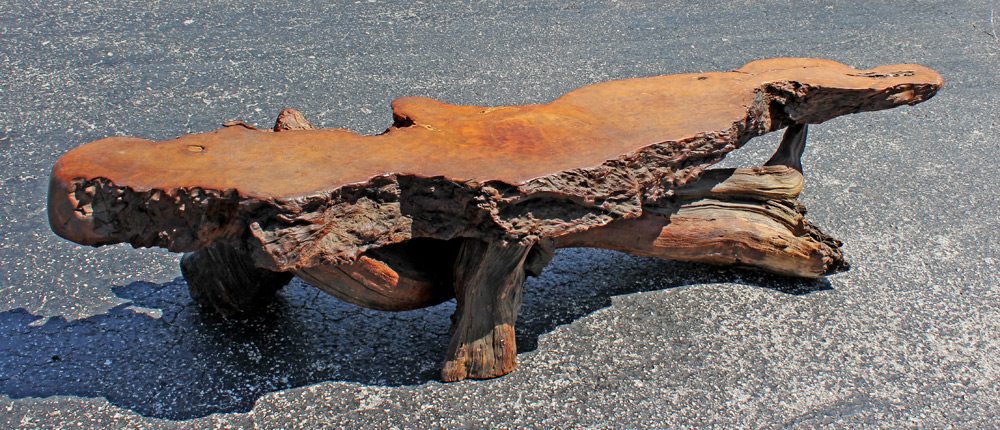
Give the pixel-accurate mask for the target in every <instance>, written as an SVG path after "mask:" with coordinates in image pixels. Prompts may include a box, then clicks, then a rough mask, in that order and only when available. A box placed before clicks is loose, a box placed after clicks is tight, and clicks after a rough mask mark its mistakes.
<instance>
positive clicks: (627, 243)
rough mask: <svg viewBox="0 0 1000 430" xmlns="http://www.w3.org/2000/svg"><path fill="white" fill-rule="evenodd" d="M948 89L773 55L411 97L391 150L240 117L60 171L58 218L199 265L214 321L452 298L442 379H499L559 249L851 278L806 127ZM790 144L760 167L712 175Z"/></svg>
mask: <svg viewBox="0 0 1000 430" xmlns="http://www.w3.org/2000/svg"><path fill="white" fill-rule="evenodd" d="M941 83H942V82H941V76H940V75H938V74H937V73H935V72H934V71H932V70H930V69H927V68H925V67H922V66H918V65H913V64H900V65H895V66H884V67H878V68H875V69H871V70H856V69H853V68H850V67H847V66H844V65H842V64H839V63H835V62H831V61H826V60H815V59H801V58H798V59H796V58H779V59H771V60H762V61H756V62H753V63H750V64H747V65H746V66H744V67H742V68H740V69H738V70H735V71H732V72H724V73H696V74H686V75H672V76H658V77H651V78H638V79H627V80H621V81H612V82H605V83H600V84H594V85H591V86H587V87H584V88H581V89H578V90H575V91H573V92H570V93H568V94H566V95H564V96H562V97H560V98H559V99H557V100H554V101H552V102H550V103H546V104H540V105H525V106H503V107H478V106H455V105H450V104H446V103H442V102H439V101H435V100H432V99H427V98H414V97H410V98H402V99H397V100H396V101H394V102H393V104H392V107H393V114H394V119H395V124H394V126H393V127H390V128H389V130H387V132H386V133H384V134H381V135H377V136H360V135H357V134H354V133H351V132H349V131H346V130H340V129H323V130H316V129H313V127H312V125H311V124H309V122H308V121H306V120H305V118H304V117H303V116H302V115H301V114H299V113H298V112H295V111H292V110H286V111H283V112H282V113H281V115H279V118H278V120H277V121H276V124H275V125H274V127H273V128H272V129H270V130H257V129H255V128H254V127H252V126H249V125H247V124H245V123H242V122H239V121H233V122H230V123H227V124H226V125H227V127H225V128H223V129H220V130H216V131H214V132H211V133H204V134H197V135H188V136H182V137H179V138H176V139H172V140H167V141H162V142H152V141H148V140H144V139H138V138H133V137H114V138H108V139H104V140H100V141H97V142H93V143H90V144H87V145H84V146H81V147H79V148H76V149H74V150H72V151H70V152H69V153H67V154H65V155H63V156H62V157H61V158H60V159H59V161H58V162H57V163H56V165H55V167H54V168H53V172H52V178H51V183H50V191H49V219H50V222H51V225H52V228H53V230H54V231H55V232H56V233H57V234H59V235H60V236H63V237H65V238H67V239H70V240H73V241H75V242H78V243H82V244H88V245H94V246H100V245H104V244H110V243H118V242H127V243H130V244H132V245H133V246H137V247H143V246H160V247H165V248H167V249H170V250H173V251H183V252H193V254H191V255H189V256H188V257H186V258H185V261H187V262H188V263H186V264H187V266H189V267H187V268H186V269H185V273H186V274H188V273H190V274H191V275H190V276H189V277H188V278H189V285H190V286H191V288H192V295H193V296H195V297H200V299H199V301H200V302H202V303H205V304H208V305H209V306H211V307H215V308H217V309H218V310H220V311H222V312H228V309H243V308H247V306H245V303H243V302H231V301H232V298H233V297H237V296H239V295H240V294H244V295H246V294H249V295H250V296H254V295H259V296H261V297H263V298H266V297H265V296H266V295H267V294H272V293H273V290H275V289H276V288H272V287H267V288H264V287H260V288H256V289H253V291H259V293H246V291H249V290H245V289H244V287H243V284H244V283H246V282H247V281H246V279H247V278H248V277H249V278H254V277H263V278H266V279H272V278H273V279H277V280H280V279H284V278H282V277H283V276H287V274H288V273H292V274H295V275H298V276H300V277H301V278H303V279H304V280H306V281H307V282H309V283H311V284H313V285H315V286H317V287H319V288H321V289H323V290H324V291H327V292H329V293H331V294H333V295H335V296H337V297H340V298H342V299H344V300H347V301H349V302H352V303H355V304H358V305H361V306H367V307H371V308H375V309H383V310H405V309H414V308H418V307H423V306H429V305H432V304H435V303H439V302H441V301H443V300H447V299H448V298H450V297H452V296H457V299H458V303H459V305H458V310H457V311H456V312H457V313H456V320H455V326H454V330H455V335H454V337H453V339H452V342H451V345H450V347H449V352H448V356H447V359H446V362H445V370H444V372H443V379H445V380H458V379H462V378H466V377H471V378H482V377H494V376H499V375H502V374H504V373H506V372H509V371H510V370H511V369H513V366H514V356H515V354H516V349H515V348H514V340H513V324H514V320H515V319H516V315H517V307H518V306H519V303H520V301H519V300H520V299H519V297H520V288H521V284H522V283H523V278H524V276H526V275H536V274H538V273H540V271H541V269H542V268H543V267H544V266H545V264H547V263H548V261H549V260H550V259H551V257H552V252H553V249H554V248H555V247H568V246H588V247H602V248H609V249H616V250H621V251H625V252H630V253H633V254H638V255H647V256H655V257H660V258H669V259H679V260H689V261H701V262H708V263H713V264H723V265H740V266H749V267H754V268H759V269H763V270H768V271H772V272H776V273H781V274H786V275H791V276H804V277H817V276H822V275H824V274H829V273H833V272H836V271H839V270H843V269H845V268H846V263H845V262H844V261H843V258H842V255H841V253H840V251H839V246H840V244H839V242H837V241H836V240H834V239H832V238H830V237H828V236H826V235H825V234H823V233H821V232H819V230H817V229H816V228H815V227H813V226H811V225H810V224H809V223H808V222H806V221H805V220H804V218H803V216H802V215H803V213H804V209H803V208H802V207H801V205H800V204H799V203H798V201H797V200H796V196H797V195H798V193H799V191H800V190H801V184H802V175H801V171H802V166H801V161H800V159H799V158H800V156H801V153H802V148H803V147H804V145H805V137H806V124H817V123H821V122H823V121H826V120H827V119H830V118H833V117H836V116H839V115H844V114H848V113H855V112H862V111H872V110H879V109H886V108H892V107H896V106H900V105H912V104H916V103H919V102H921V101H924V100H926V99H928V98H930V97H932V96H933V95H934V94H935V93H936V92H937V90H938V89H939V88H940V87H941ZM785 127H787V132H786V136H785V139H783V141H782V143H781V145H780V147H779V149H778V151H777V152H776V153H775V155H774V157H772V158H771V159H770V160H768V161H767V162H766V163H765V166H764V167H761V168H755V169H740V170H735V171H734V170H710V171H707V172H706V173H705V174H704V175H703V174H702V173H703V172H705V169H706V168H707V167H708V166H709V165H711V164H712V163H715V162H717V161H719V160H720V159H722V157H724V156H725V154H727V153H728V152H730V151H732V150H734V149H736V148H739V147H740V146H742V145H743V144H744V143H745V142H746V141H748V140H749V139H751V138H753V137H755V136H759V135H761V134H764V133H768V132H771V131H775V130H779V129H782V128H785ZM699 178H700V180H699ZM459 247H461V249H460V248H459ZM220 250H228V251H226V252H222V251H220ZM229 251H232V252H229ZM220 252H221V254H220ZM223 254H224V256H228V257H225V258H221V257H219V256H220V255H223ZM199 262H203V263H199ZM219 266H226V268H225V269H224V270H219V269H217V267H219ZM263 278H262V279H263ZM265 284H267V285H271V286H273V285H276V284H275V283H274V282H268V283H265ZM249 303H254V304H256V303H258V302H257V301H255V300H251V301H250V302H249ZM251 307H252V306H251Z"/></svg>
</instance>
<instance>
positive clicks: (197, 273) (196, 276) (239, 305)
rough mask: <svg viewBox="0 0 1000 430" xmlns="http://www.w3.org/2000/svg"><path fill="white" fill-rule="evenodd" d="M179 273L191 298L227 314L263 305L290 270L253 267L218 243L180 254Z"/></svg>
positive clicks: (285, 280)
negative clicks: (275, 270)
mask: <svg viewBox="0 0 1000 430" xmlns="http://www.w3.org/2000/svg"><path fill="white" fill-rule="evenodd" d="M181 273H182V274H183V275H184V280H186V281H187V284H188V290H189V291H190V293H191V298H193V299H194V300H195V301H196V302H198V304H200V305H202V306H205V307H207V308H211V309H214V310H216V311H217V312H219V313H221V314H222V315H225V316H227V317H230V316H237V315H240V314H245V313H248V312H253V311H256V310H259V309H260V308H262V307H264V306H267V305H268V304H269V303H271V301H273V300H274V296H275V294H277V292H278V290H280V289H281V288H282V287H284V286H285V285H286V284H288V282H289V281H291V280H292V274H291V273H286V272H272V271H270V270H267V269H261V268H259V267H255V266H254V264H253V261H252V260H251V259H250V256H249V255H247V254H245V253H243V252H240V251H239V250H237V249H235V248H233V247H232V246H229V245H227V244H224V243H221V242H215V243H212V244H211V245H209V246H206V247H204V248H202V249H199V250H197V251H195V252H189V253H187V254H184V257H183V258H181Z"/></svg>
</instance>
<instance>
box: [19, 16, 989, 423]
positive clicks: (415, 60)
mask: <svg viewBox="0 0 1000 430" xmlns="http://www.w3.org/2000/svg"><path fill="white" fill-rule="evenodd" d="M243 3H244V2H227V1H208V2H193V1H180V0H178V1H164V2H149V3H146V2H129V1H118V2H116V1H106V0H98V1H90V2H79V1H59V2H48V3H39V2H29V1H21V0H12V1H5V2H3V4H2V5H0V107H2V113H3V115H2V116H0V162H2V165H3V170H2V171H3V174H2V175H0V179H2V180H3V186H2V187H0V214H2V217H0V261H2V262H3V264H2V267H0V297H2V301H0V336H2V337H0V366H2V367H0V428H34V427H42V428H102V427H105V426H111V425H112V424H114V425H115V426H121V427H123V428H124V427H129V428H147V427H148V428H203V427H227V428H246V427H251V426H256V427H257V428H317V427H321V426H323V425H327V426H329V427H334V428H336V427H344V428H394V427H395V428H676V427H694V426H710V427H753V428H758V427H765V428H769V427H796V428H799V427H803V428H810V427H821V426H829V427H846V428H852V427H859V426H865V427H872V428H900V427H918V428H921V427H922V428H941V427H948V426H954V427H959V428H990V427H997V426H1000V418H997V415H1000V273H998V270H997V269H998V267H1000V240H998V239H997V235H998V233H1000V209H998V205H997V202H998V201H1000V187H998V183H1000V173H998V169H997V167H998V166H1000V159H998V158H1000V155H998V151H997V147H998V144H1000V108H998V107H997V106H1000V86H998V84H997V82H998V79H1000V73H998V70H1000V39H998V28H1000V5H997V4H995V3H993V2H990V1H974V2H962V1H948V2H945V1H886V2H839V1H821V2H808V3H807V2H777V1H768V2H759V1H745V2H678V1H667V2H655V1H649V2H638V1H627V0H621V1H607V2H600V3H594V2H582V1H572V2H571V1H565V2H554V1H530V2H516V3H515V2H510V4H506V3H498V2H493V1H477V2H471V1H470V2H461V3H449V4H445V5H439V4H436V3H437V2H430V1H426V2H420V1H399V2H388V1H382V0H362V1H347V2H322V1H317V2H276V1H271V0H262V1H257V2H253V4H252V5H244V4H243ZM778 56H805V57H818V58H826V59H831V60H836V61H840V62H842V63H845V64H848V65H852V66H855V67H859V68H868V67H874V66H877V65H882V64H894V63H902V62H914V63H919V64H922V65H925V66H928V67H931V68H933V69H935V70H937V71H939V72H940V73H941V74H942V75H943V76H944V79H945V87H944V89H942V90H941V92H940V93H939V94H938V95H937V96H936V97H935V98H934V99H932V100H930V101H928V102H926V103H923V104H921V105H917V106H914V107H909V108H901V109H897V110H893V111H884V112H876V113H866V114H859V115H852V116H849V117H843V118H839V119H836V120H833V121H830V122H828V123H825V124H821V125H818V126H814V127H811V128H810V146H809V147H808V148H807V150H806V154H805V157H804V162H805V169H806V170H805V173H806V189H805V191H804V193H803V196H802V200H803V201H804V202H805V203H806V205H807V206H808V207H809V209H810V215H809V217H810V219H811V220H812V221H813V222H814V223H815V224H817V225H819V226H820V227H822V228H823V229H824V230H825V231H826V232H828V233H830V234H832V235H833V236H835V237H837V238H839V239H841V240H843V241H844V242H845V245H844V249H845V250H846V253H847V255H848V258H849V259H850V261H851V262H852V263H853V268H852V269H851V270H850V271H849V272H847V273H843V274H838V275H835V276H831V277H829V278H828V279H826V280H822V281H818V282H808V281H796V280H790V279H785V278H780V277H774V276H769V275H761V274H757V273H753V272H746V271H736V270H728V269H727V270H719V269H716V268H713V267H708V266H701V265H694V264H681V263H671V262H663V261H659V260H652V259H645V258H638V257H631V256H627V255H623V254H618V253H614V252H608V251H600V250H563V251H560V252H559V253H558V254H557V256H556V259H555V261H554V262H553V264H552V266H550V268H549V269H548V271H547V272H546V273H545V274H544V275H543V276H541V277H540V278H535V279H531V280H529V281H528V284H527V287H526V299H525V305H524V311H523V312H522V316H521V319H520V320H519V332H518V343H519V349H520V351H521V353H520V354H519V355H518V360H519V362H520V368H519V369H518V370H517V371H516V372H515V373H513V374H511V375H508V376H506V377H503V378H500V379H496V380H491V381H465V382H461V383H455V384H441V383H439V382H436V381H435V380H434V378H435V375H436V372H437V370H436V367H437V364H438V361H439V360H440V358H441V355H442V354H443V351H444V342H445V341H446V338H447V328H448V317H449V315H450V312H451V309H453V306H454V305H453V304H449V303H446V304H442V305H439V306H437V307H434V308H429V309H425V310H420V311H412V312H404V313H399V314H391V313H381V312H374V311H367V310H360V309H358V308H354V307H352V306H350V305H345V304H342V303H339V302H337V301H336V300H334V299H331V298H328V297H326V296H321V295H319V294H318V293H316V292H315V290H313V289H310V288H308V287H305V286H303V285H301V284H294V285H292V286H291V287H290V288H288V291H286V293H285V294H284V297H283V299H282V301H281V302H279V303H278V305H277V306H276V308H275V310H274V311H273V312H272V313H271V314H269V315H266V316H265V317H262V318H261V319H258V320H254V321H251V322H247V323H245V324H237V323H233V322H227V321H222V320H219V319H218V318H216V317H214V316H212V315H208V314H204V313H201V312H199V311H198V309H197V308H196V307H195V306H193V305H191V303H190V302H189V300H188V298H187V297H186V296H185V294H186V292H185V290H184V289H185V287H184V284H183V282H182V280H179V279H177V280H175V278H177V277H178V276H179V270H178V268H177V259H178V256H176V255H171V254H169V253H166V252H162V251H158V250H133V249H131V248H129V247H127V246H115V247H108V248H101V249H91V248H85V247H79V246H75V245H73V244H71V243H68V242H66V241H64V240H62V239H59V238H57V237H55V236H54V235H53V234H52V233H51V231H50V230H49V228H48V225H47V221H46V219H45V193H46V186H47V180H48V169H50V168H51V166H52V164H53V162H54V161H55V159H56V158H57V157H58V155H60V154H61V153H63V152H65V151H67V150H69V149H70V148H73V147H75V146H78V145H81V144H83V143H86V142H88V141H92V140H96V139H99V138H102V137H106V136H113V135H133V136H139V137H144V138H151V139H166V138H170V137H173V136H177V135H180V134H185V133H192V132H205V131H210V130H213V129H215V128H217V127H218V126H219V124H220V123H221V122H224V121H227V120H233V119H239V120H243V121H246V122H248V123H251V124H257V125H260V126H267V125H270V124H272V123H273V120H274V118H275V116H276V115H277V113H278V112H279V111H280V110H281V109H282V108H284V107H293V108H296V109H298V110H300V111H302V112H303V113H304V114H305V115H306V117H307V118H308V119H309V120H310V121H312V122H313V124H316V125H318V126H323V127H343V128H348V129H351V130H353V131H356V132H360V133H369V134H370V133H377V132H380V131H382V130H383V129H384V128H385V127H387V126H388V125H389V124H390V122H391V113H390V110H389V102H390V101H391V100H392V99H394V98H396V97H401V96H428V97H434V98H437V99H439V100H442V101H446V102H450V103H455V104H477V105H506V104H525V103H541V102H547V101H550V100H552V99H554V98H556V97H558V96H560V95H562V94H563V93H565V92H568V91H570V90H573V89H575V88H578V87H581V86H584V85H587V84H591V83H595V82H600V81H606V80H610V79H619V78H630V77H639V76H651V75H661V74H674V73H686V72H699V71H724V70H732V69H735V68H738V67H740V66H741V65H743V64H744V63H747V62H749V61H752V60H756V59H761V58H768V57H778ZM776 139H777V138H776V137H765V138H762V139H759V140H760V142H758V141H754V142H751V143H749V144H748V145H747V146H746V147H745V148H743V149H741V150H739V151H736V153H734V154H733V156H731V157H730V158H729V159H727V160H726V161H725V162H724V164H726V165H729V166H750V165H756V164H760V163H761V162H762V161H763V160H765V159H766V158H767V156H769V154H770V152H771V151H772V150H773V148H774V147H775V145H776ZM321 168H323V166H317V169H321ZM133 281H142V283H132V282H133ZM39 317H55V318H53V319H51V320H48V321H47V322H46V320H45V318H39Z"/></svg>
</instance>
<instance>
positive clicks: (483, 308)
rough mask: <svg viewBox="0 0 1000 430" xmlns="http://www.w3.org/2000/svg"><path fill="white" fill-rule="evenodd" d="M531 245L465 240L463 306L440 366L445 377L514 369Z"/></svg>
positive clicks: (459, 284) (459, 270)
mask: <svg viewBox="0 0 1000 430" xmlns="http://www.w3.org/2000/svg"><path fill="white" fill-rule="evenodd" d="M530 249H531V246H518V245H514V244H510V245H507V246H501V245H499V244H496V243H490V242H483V241H479V240H475V239H467V240H466V241H465V242H464V243H463V244H462V248H461V250H460V251H459V254H458V260H457V261H456V263H455V296H456V298H457V299H458V307H457V308H456V309H455V315H454V316H453V317H452V335H451V341H450V342H449V344H448V353H447V355H446V356H445V362H444V369H443V370H442V371H441V379H442V380H443V381H445V382H452V381H460V380H463V379H466V378H473V379H486V378H495V377H498V376H503V375H506V374H507V373H510V372H511V371H513V370H514V367H515V365H516V363H515V359H516V355H517V345H516V344H515V340H514V322H515V321H516V320H517V313H518V311H519V310H520V308H521V292H522V287H523V285H524V277H525V272H524V268H523V266H524V262H525V259H526V257H527V256H528V253H529V250H530Z"/></svg>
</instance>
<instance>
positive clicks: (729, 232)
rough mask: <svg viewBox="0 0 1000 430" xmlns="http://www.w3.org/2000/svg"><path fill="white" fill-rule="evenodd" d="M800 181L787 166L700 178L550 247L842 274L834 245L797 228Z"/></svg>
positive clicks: (843, 265) (801, 220)
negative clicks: (639, 210)
mask: <svg viewBox="0 0 1000 430" xmlns="http://www.w3.org/2000/svg"><path fill="white" fill-rule="evenodd" d="M801 190H802V174H801V173H799V172H798V171H797V170H795V169H794V168H791V167H788V166H765V167H757V168H752V169H735V170H734V169H714V170H708V171H706V172H705V173H704V174H703V175H702V178H701V179H700V180H699V181H698V182H695V183H693V184H691V185H689V186H686V187H683V188H679V189H677V190H675V194H674V196H673V197H670V198H667V199H664V200H662V201H660V202H656V204H655V205H650V206H649V207H644V208H643V212H644V215H643V216H641V217H639V218H636V219H628V220H618V221H615V222H612V223H610V224H608V225H606V226H604V227H599V228H595V229H591V230H588V231H585V232H582V233H577V234H571V235H567V236H563V237H561V238H558V239H557V240H556V245H557V246H558V247H560V248H565V247H593V248H605V249H613V250H617V251H623V252H627V253H629V254H634V255H641V256H646V257H658V258H664V259H668V260H680V261H694V262H702V263H710V264H718V265H726V266H743V267H750V268H755V269H760V270H765V271H768V272H773V273H778V274H782V275H787V276H796V277H804V278H817V277H820V276H824V275H829V274H832V273H836V272H841V271H844V270H847V268H848V267H849V265H848V263H847V262H846V261H844V257H843V253H842V252H841V251H840V245H841V243H840V242H839V241H837V240H836V239H833V238H831V237H830V236H827V235H826V234H824V233H823V232H821V231H819V229H817V228H816V227H815V226H813V225H811V224H809V223H808V222H807V221H806V220H805V217H804V215H805V207H803V206H802V204H801V203H799V202H798V200H797V199H796V197H797V196H798V194H799V192H800V191H801Z"/></svg>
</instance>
